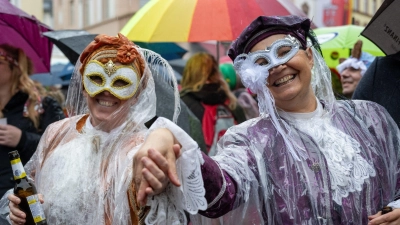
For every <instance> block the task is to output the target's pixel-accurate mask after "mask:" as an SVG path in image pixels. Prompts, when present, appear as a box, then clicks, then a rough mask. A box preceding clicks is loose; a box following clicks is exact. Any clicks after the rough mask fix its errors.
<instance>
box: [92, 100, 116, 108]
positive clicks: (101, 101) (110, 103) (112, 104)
mask: <svg viewBox="0 0 400 225" xmlns="http://www.w3.org/2000/svg"><path fill="white" fill-rule="evenodd" d="M97 102H98V103H99V105H101V106H105V107H112V106H114V105H116V104H117V103H116V102H109V101H103V100H97Z"/></svg>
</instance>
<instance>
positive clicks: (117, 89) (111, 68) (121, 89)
mask: <svg viewBox="0 0 400 225" xmlns="http://www.w3.org/2000/svg"><path fill="white" fill-rule="evenodd" d="M121 84H123V85H121ZM138 84H139V74H138V72H137V70H136V69H135V68H134V67H133V66H127V65H121V66H116V65H115V64H114V63H113V62H112V61H111V60H110V61H108V62H107V63H106V64H102V63H101V62H99V61H97V60H91V61H89V63H88V64H87V65H86V67H85V72H84V74H83V85H84V87H85V90H86V92H87V93H88V94H89V95H90V97H94V96H95V95H97V94H99V93H101V92H103V91H109V92H110V93H111V94H112V95H114V96H115V97H117V98H118V99H120V100H127V99H129V98H131V97H132V96H133V95H134V94H135V93H136V91H137V88H138Z"/></svg>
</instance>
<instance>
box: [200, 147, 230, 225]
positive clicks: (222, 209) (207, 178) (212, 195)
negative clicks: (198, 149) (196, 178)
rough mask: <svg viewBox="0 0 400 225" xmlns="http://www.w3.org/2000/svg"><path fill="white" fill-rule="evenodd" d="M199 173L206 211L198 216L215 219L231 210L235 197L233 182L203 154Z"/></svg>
mask: <svg viewBox="0 0 400 225" xmlns="http://www.w3.org/2000/svg"><path fill="white" fill-rule="evenodd" d="M203 158H204V164H203V165H202V166H201V173H202V176H203V181H204V184H205V190H206V196H205V197H206V199H207V204H208V205H207V209H206V210H205V211H200V212H199V214H201V215H204V216H206V217H208V218H217V217H220V216H222V215H224V214H226V213H227V212H229V211H231V210H232V209H233V205H234V202H235V196H236V183H235V181H234V180H233V179H232V178H231V176H229V174H228V173H226V172H225V171H224V170H222V169H221V167H220V166H219V164H218V163H217V162H215V161H214V160H213V159H211V158H210V157H208V156H207V155H205V154H203Z"/></svg>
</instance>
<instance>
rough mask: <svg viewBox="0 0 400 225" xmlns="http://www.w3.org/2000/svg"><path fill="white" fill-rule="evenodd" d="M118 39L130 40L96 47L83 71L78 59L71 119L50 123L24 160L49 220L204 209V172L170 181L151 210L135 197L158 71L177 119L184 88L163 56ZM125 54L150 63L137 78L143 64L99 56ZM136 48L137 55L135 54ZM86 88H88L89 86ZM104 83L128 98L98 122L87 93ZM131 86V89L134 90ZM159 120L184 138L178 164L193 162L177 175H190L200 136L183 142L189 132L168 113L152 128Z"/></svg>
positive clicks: (121, 221)
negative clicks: (136, 163)
mask: <svg viewBox="0 0 400 225" xmlns="http://www.w3.org/2000/svg"><path fill="white" fill-rule="evenodd" d="M98 37H99V36H98ZM108 38H109V39H110V37H108ZM117 38H118V37H112V38H111V39H110V40H116V39H117ZM119 38H120V39H121V40H122V39H123V41H126V42H127V43H130V44H126V43H125V44H124V45H122V47H121V46H120V48H118V46H117V47H114V48H115V49H113V47H111V49H110V48H108V49H105V50H104V51H99V52H98V53H96V54H95V53H90V52H89V54H92V55H91V56H90V57H91V59H90V60H91V61H88V62H86V64H85V65H86V67H85V70H84V75H82V74H81V72H80V70H79V69H80V67H81V63H80V62H78V63H77V65H76V66H75V72H74V74H73V76H72V79H71V83H70V87H69V90H68V97H67V102H66V104H67V108H68V114H69V118H67V119H64V120H62V121H59V122H56V123H54V124H52V125H50V126H49V128H48V129H47V130H46V131H45V133H44V135H43V136H42V139H41V141H40V143H39V146H38V148H37V151H36V153H35V154H34V156H33V157H32V159H31V160H30V161H29V162H28V163H27V165H26V166H25V168H26V170H27V172H29V173H30V176H31V177H32V179H33V180H34V182H35V184H36V187H37V189H38V192H39V193H41V194H43V195H44V200H45V202H44V204H43V206H44V211H45V215H46V217H47V222H48V224H74V225H76V224H82V225H83V224H99V225H100V224H112V225H127V224H144V221H146V223H147V224H183V223H185V221H186V218H185V215H184V211H183V210H186V211H188V212H191V213H196V212H197V210H198V209H199V208H201V209H205V204H206V202H205V199H204V197H203V196H204V190H203V189H202V186H203V183H202V180H201V176H200V174H198V176H197V179H196V180H193V179H192V183H190V184H188V183H183V185H182V186H181V187H180V188H174V187H169V189H168V190H167V191H166V192H164V193H163V194H161V195H159V196H157V197H155V198H151V199H149V200H148V205H149V206H150V209H149V207H146V208H144V207H142V208H140V207H139V206H138V205H137V204H136V197H135V196H136V192H135V187H134V183H135V182H134V179H138V178H136V177H134V171H133V157H134V155H135V153H136V152H137V150H138V149H139V148H140V146H141V144H142V143H143V142H144V140H145V137H146V136H147V134H148V133H149V129H148V128H147V127H146V126H145V123H146V122H147V121H150V120H151V119H153V117H154V116H155V115H156V91H155V85H154V80H153V78H155V77H158V78H157V79H164V80H165V82H168V83H170V84H171V91H174V92H175V102H170V103H168V104H172V105H175V107H171V108H172V109H173V111H174V116H173V120H174V121H176V120H177V118H178V115H179V110H180V106H179V94H178V89H177V83H176V80H175V77H174V74H173V71H172V68H171V67H170V66H169V64H168V63H167V61H166V60H164V59H163V58H162V57H161V56H160V55H158V54H157V53H154V52H152V51H150V50H146V49H142V48H139V47H137V46H133V45H132V42H130V41H129V40H128V39H126V38H125V37H124V36H122V35H120V34H119ZM96 39H97V37H96ZM99 42H101V41H99ZM113 44H115V43H113ZM99 45H100V44H99ZM114 46H115V45H114ZM117 48H118V51H117ZM132 48H136V49H137V51H134V50H132ZM121 49H122V50H121ZM120 53H121V54H125V56H126V57H128V58H129V57H132V56H133V57H141V58H142V59H143V60H142V61H140V60H139V61H140V62H141V63H143V64H144V65H145V66H144V70H143V74H142V75H141V76H140V75H139V76H138V77H137V79H136V78H135V77H134V76H136V74H140V73H141V72H140V68H139V67H140V66H137V65H136V66H135V65H133V63H132V65H130V64H127V65H125V64H124V65H122V66H118V65H115V64H114V63H113V62H110V61H109V62H107V63H104V64H103V63H100V62H99V61H97V60H100V59H101V58H102V57H105V58H117V59H118V57H119V56H118V55H119V54H120ZM136 53H138V55H136V56H135V54H136ZM93 55H94V56H93ZM88 57H89V56H88ZM96 59H97V60H96ZM107 60H108V59H107ZM117 61H118V60H117ZM84 63H85V62H84ZM139 64H140V63H139ZM160 68H162V69H160ZM132 70H133V71H135V72H136V73H132ZM81 71H82V70H81ZM152 71H153V72H154V73H155V74H152ZM91 76H94V78H93V77H91ZM99 76H100V77H103V78H102V81H103V82H104V83H103V85H93V84H92V83H90V82H91V80H90V79H92V81H96V79H99ZM107 76H109V77H107ZM83 77H84V78H83ZM88 79H89V80H88ZM119 79H121V80H124V81H125V84H131V85H130V86H129V85H126V86H128V88H131V90H128V89H127V88H120V87H116V86H115V83H114V82H116V81H117V80H119ZM97 84H98V83H97ZM83 87H85V89H86V91H87V92H88V94H85V93H84V89H83ZM135 88H136V90H135ZM104 90H108V91H109V92H113V95H116V96H118V97H119V98H127V99H126V100H125V101H126V102H125V103H123V104H122V106H121V107H120V108H119V109H118V110H116V111H115V112H113V113H112V114H111V115H109V116H108V117H107V118H106V120H105V121H107V122H102V123H100V124H99V125H97V126H96V127H93V125H92V124H91V122H90V117H91V116H92V115H93V113H96V112H92V111H91V110H90V108H89V107H88V101H87V98H86V97H85V95H93V96H97V95H96V92H97V93H100V91H104ZM132 90H133V91H132ZM132 93H134V95H133V96H132V97H129V96H130V95H131V94H132ZM98 101H101V99H100V100H98ZM103 104H104V103H103ZM97 113H99V112H97ZM100 113H102V112H100ZM160 127H168V128H169V129H170V130H171V131H173V132H174V134H176V135H177V136H179V140H180V142H182V143H183V145H184V147H183V148H182V159H185V158H186V160H180V161H179V162H178V165H179V167H180V168H186V167H187V166H188V165H189V167H190V168H189V169H185V170H184V171H183V172H181V173H180V174H179V175H180V179H181V180H185V179H184V178H183V176H185V177H189V176H190V175H191V174H192V172H193V171H194V169H191V168H196V167H195V166H193V165H197V166H198V167H199V165H200V162H199V161H198V160H200V159H201V157H196V158H194V159H188V157H189V156H192V155H193V153H190V154H189V153H188V152H193V151H195V152H199V149H198V146H197V145H195V143H194V145H190V144H193V143H190V144H185V139H186V140H189V139H190V138H189V136H188V135H187V134H186V133H184V132H183V131H182V130H181V129H180V128H178V127H177V126H176V125H175V124H174V123H173V122H171V121H169V120H167V119H165V118H158V119H157V120H156V121H155V122H154V123H153V125H152V126H151V127H150V129H156V128H160ZM181 133H182V134H181ZM196 154H198V153H196ZM180 162H182V163H180ZM197 171H198V169H197ZM193 185H195V186H194V187H193ZM199 187H200V195H199V196H198V194H199V191H197V189H199ZM202 190H203V192H201V191H202ZM193 193H194V194H193ZM193 199H195V202H193V201H192V200H193ZM178 200H179V201H178ZM181 201H186V203H181ZM173 202H177V203H176V204H173ZM146 218H147V220H146ZM139 220H140V221H139Z"/></svg>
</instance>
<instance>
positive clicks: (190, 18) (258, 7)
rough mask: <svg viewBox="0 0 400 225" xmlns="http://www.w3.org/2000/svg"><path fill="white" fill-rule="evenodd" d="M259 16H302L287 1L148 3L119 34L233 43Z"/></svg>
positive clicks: (133, 37) (153, 39) (134, 37)
mask: <svg viewBox="0 0 400 225" xmlns="http://www.w3.org/2000/svg"><path fill="white" fill-rule="evenodd" d="M260 15H299V16H305V14H304V13H303V12H301V11H300V9H298V8H297V7H296V6H295V5H294V4H293V3H292V2H290V1H289V0H151V1H149V2H148V3H147V4H146V5H144V6H143V7H142V8H141V9H140V10H139V11H138V12H137V13H136V14H135V15H134V16H133V17H132V18H131V19H130V20H129V21H128V23H127V24H126V25H125V26H124V27H123V28H122V30H121V33H122V34H124V35H125V36H127V37H128V38H129V39H130V40H133V41H142V42H202V41H208V40H215V41H232V40H234V39H236V38H237V37H238V36H239V34H240V33H241V32H242V30H243V29H244V28H245V27H246V26H247V25H248V24H250V22H251V21H253V20H254V19H255V18H257V17H258V16H260Z"/></svg>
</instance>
